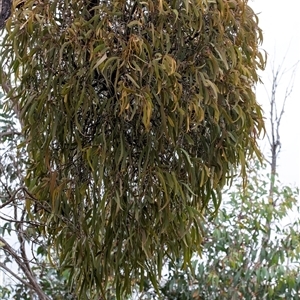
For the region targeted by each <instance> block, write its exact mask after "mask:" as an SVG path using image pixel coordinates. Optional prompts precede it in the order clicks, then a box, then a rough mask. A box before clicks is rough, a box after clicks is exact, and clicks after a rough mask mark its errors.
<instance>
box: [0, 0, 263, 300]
mask: <svg viewBox="0 0 300 300" xmlns="http://www.w3.org/2000/svg"><path fill="white" fill-rule="evenodd" d="M247 2H248V1H246V0H212V1H208V0H202V1H199V0H190V1H182V0H172V1H166V0H151V1H139V0H110V1H101V0H100V1H95V0H94V1H87V0H76V1H75V0H74V1H73V0H45V1H31V0H28V1H23V2H22V6H21V5H20V1H16V2H15V6H14V9H13V15H12V18H11V19H10V22H9V24H8V26H7V27H8V33H7V35H6V36H5V38H4V41H3V45H2V48H1V60H2V61H1V62H2V66H3V67H2V73H3V72H4V71H5V72H6V73H5V76H6V77H5V78H10V75H11V76H12V77H13V78H15V84H14V85H13V86H14V87H13V89H12V91H11V95H14V97H11V98H10V99H11V100H10V101H14V104H17V107H19V108H20V114H21V122H22V124H23V132H24V136H25V138H26V142H25V145H26V147H27V150H28V155H29V162H28V172H27V177H26V184H27V186H28V188H29V189H30V191H31V193H32V195H33V198H30V199H28V203H27V207H28V213H29V217H31V218H35V219H38V220H39V221H40V222H44V224H45V227H44V228H39V230H41V231H42V232H43V234H44V235H45V237H46V238H47V239H49V247H54V248H55V249H56V250H57V253H58V255H59V258H60V264H61V266H62V269H69V270H70V284H71V285H73V286H75V288H76V289H77V290H78V294H79V295H80V299H85V298H88V299H92V292H91V291H96V292H95V293H96V294H99V293H104V291H105V289H106V284H107V283H108V282H113V283H114V285H115V287H116V289H117V292H118V295H120V293H123V292H129V291H130V287H131V278H136V277H140V278H143V276H148V277H149V278H150V279H151V280H152V281H153V282H154V286H155V281H156V280H157V279H158V278H159V275H160V273H161V269H162V262H163V258H164V257H165V256H166V255H167V256H169V257H170V258H173V257H176V256H178V255H179V253H183V255H184V263H185V264H187V263H188V262H189V260H190V258H191V255H192V253H193V252H194V251H201V238H202V233H201V222H202V217H203V216H204V215H205V214H214V213H215V211H216V210H217V209H218V207H219V205H220V192H221V189H222V187H223V186H224V185H225V184H226V183H227V182H228V181H229V182H230V179H231V178H232V176H234V174H235V170H236V168H237V167H238V166H241V170H242V175H243V176H244V169H245V165H246V161H247V160H248V159H249V158H251V157H252V156H253V155H254V154H257V155H260V153H259V150H258V148H257V144H256V138H257V135H258V134H259V133H260V132H261V130H262V129H263V120H262V114H261V108H260V106H259V105H258V104H257V102H256V99H255V95H254V93H253V87H254V84H255V83H256V82H257V81H258V80H259V78H258V75H257V70H258V69H259V68H260V69H262V68H264V58H263V56H262V53H261V52H259V49H258V45H259V43H260V41H261V40H262V34H261V30H260V29H259V27H258V19H257V16H256V15H255V14H254V13H253V11H252V9H251V8H250V7H249V6H248V4H247ZM4 45H5V46H4ZM3 74H4V73H3ZM3 74H2V76H0V77H1V78H4V77H3ZM2 81H3V80H2ZM2 83H3V82H2ZM33 207H34V208H35V209H34V210H33ZM141 281H142V280H141Z"/></svg>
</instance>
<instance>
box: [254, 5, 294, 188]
mask: <svg viewBox="0 0 300 300" xmlns="http://www.w3.org/2000/svg"><path fill="white" fill-rule="evenodd" d="M249 5H250V6H251V7H252V8H253V10H254V11H255V12H256V13H258V16H259V20H260V23H259V24H260V27H261V28H262V29H263V34H264V43H263V45H262V48H263V49H264V50H266V51H267V53H268V55H269V56H268V64H267V69H266V70H265V71H264V72H263V73H261V76H262V80H263V82H264V84H265V87H266V89H265V87H264V86H258V87H257V99H258V101H259V102H260V103H261V104H262V105H263V108H264V111H265V116H266V117H268V116H269V111H270V110H269V106H268V96H267V92H266V90H267V91H268V92H269V93H270V91H271V79H272V76H271V67H272V63H274V64H275V68H277V67H278V66H279V65H282V61H283V58H284V57H285V61H284V63H283V70H284V69H286V70H288V69H289V68H291V67H292V66H293V65H294V64H295V63H296V62H297V61H299V60H300V16H299V8H300V2H299V0H285V1H281V0H272V1H271V0H252V1H249ZM290 78H291V72H289V73H286V75H285V76H284V77H283V78H282V81H281V84H280V86H279V89H278V97H277V99H278V103H279V105H280V103H281V101H282V99H283V97H284V93H285V90H286V87H287V85H288V83H289V80H290ZM299 97H300V63H299V65H298V68H297V72H296V77H295V81H294V89H293V93H292V95H291V97H290V98H289V99H288V101H287V103H286V107H285V113H284V115H283V119H282V125H281V144H282V149H281V154H280V156H279V161H278V165H279V166H278V173H279V176H280V180H281V181H282V182H284V183H285V184H297V185H298V186H300V126H299V125H300V115H299V111H300V102H299V100H300V99H299ZM279 107H280V106H279ZM266 122H267V125H268V124H269V123H268V120H267V121H266ZM262 147H263V150H264V154H265V155H267V154H269V147H268V144H267V143H266V142H263V143H262Z"/></svg>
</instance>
